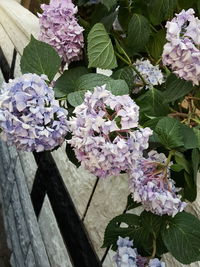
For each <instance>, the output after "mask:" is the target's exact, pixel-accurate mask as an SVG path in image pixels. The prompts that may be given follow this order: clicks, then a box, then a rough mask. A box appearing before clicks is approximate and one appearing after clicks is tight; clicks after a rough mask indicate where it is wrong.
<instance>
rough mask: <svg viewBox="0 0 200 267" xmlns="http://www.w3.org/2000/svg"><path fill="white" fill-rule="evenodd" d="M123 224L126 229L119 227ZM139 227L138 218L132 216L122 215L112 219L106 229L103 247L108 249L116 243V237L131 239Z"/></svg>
mask: <svg viewBox="0 0 200 267" xmlns="http://www.w3.org/2000/svg"><path fill="white" fill-rule="evenodd" d="M121 223H125V224H126V225H127V226H126V227H120V224H121ZM139 226H140V217H139V216H137V215H134V214H128V213H126V214H122V215H119V216H117V217H115V218H114V219H112V220H111V221H110V222H109V224H108V225H107V227H106V230H105V235H104V243H103V247H109V246H111V245H115V244H116V243H117V240H118V237H119V236H121V237H126V236H129V237H131V236H132V234H133V233H134V232H135V231H136V230H137V228H138V227H139Z"/></svg>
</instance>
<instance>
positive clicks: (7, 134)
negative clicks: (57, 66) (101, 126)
mask: <svg viewBox="0 0 200 267" xmlns="http://www.w3.org/2000/svg"><path fill="white" fill-rule="evenodd" d="M45 78H47V77H46V76H41V77H40V76H38V75H36V74H24V75H23V76H22V77H20V78H17V79H14V80H10V81H9V83H8V84H4V85H3V89H2V93H1V95H0V128H1V129H2V133H1V134H2V137H3V139H4V140H5V141H7V142H8V143H9V144H11V145H15V146H16V147H17V148H18V149H20V150H25V151H34V150H35V151H37V152H39V151H43V150H52V149H53V148H55V147H56V146H59V145H61V144H62V142H63V141H64V137H65V135H66V134H67V131H68V122H67V117H66V116H67V111H66V110H65V109H63V108H61V107H60V106H59V102H58V101H57V100H55V99H54V92H53V89H52V88H50V87H48V86H47V84H46V82H45Z"/></svg>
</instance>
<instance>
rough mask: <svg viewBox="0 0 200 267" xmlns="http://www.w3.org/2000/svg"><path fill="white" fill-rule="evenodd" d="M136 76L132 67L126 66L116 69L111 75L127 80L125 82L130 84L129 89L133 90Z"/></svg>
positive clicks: (114, 77) (116, 78)
mask: <svg viewBox="0 0 200 267" xmlns="http://www.w3.org/2000/svg"><path fill="white" fill-rule="evenodd" d="M134 76H135V75H134V72H133V69H132V68H130V67H124V68H122V69H119V70H117V71H115V72H114V73H113V74H112V76H111V77H112V78H113V79H115V80H118V79H121V80H125V82H126V83H127V84H128V87H129V89H130V90H131V89H132V88H133V81H134Z"/></svg>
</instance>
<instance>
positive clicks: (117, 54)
mask: <svg viewBox="0 0 200 267" xmlns="http://www.w3.org/2000/svg"><path fill="white" fill-rule="evenodd" d="M115 54H116V56H118V58H120V59H121V60H122V61H123V62H124V63H126V64H127V65H129V66H130V63H129V62H128V61H127V60H126V59H125V58H123V57H122V56H121V55H120V54H119V53H117V52H116V51H115Z"/></svg>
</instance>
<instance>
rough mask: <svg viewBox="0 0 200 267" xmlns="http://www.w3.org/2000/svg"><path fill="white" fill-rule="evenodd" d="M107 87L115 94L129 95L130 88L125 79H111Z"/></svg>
mask: <svg viewBox="0 0 200 267" xmlns="http://www.w3.org/2000/svg"><path fill="white" fill-rule="evenodd" d="M106 89H107V90H109V91H111V93H112V94H113V95H127V94H129V88H128V85H127V83H126V82H125V81H124V80H110V81H108V82H107V86H106Z"/></svg>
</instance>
